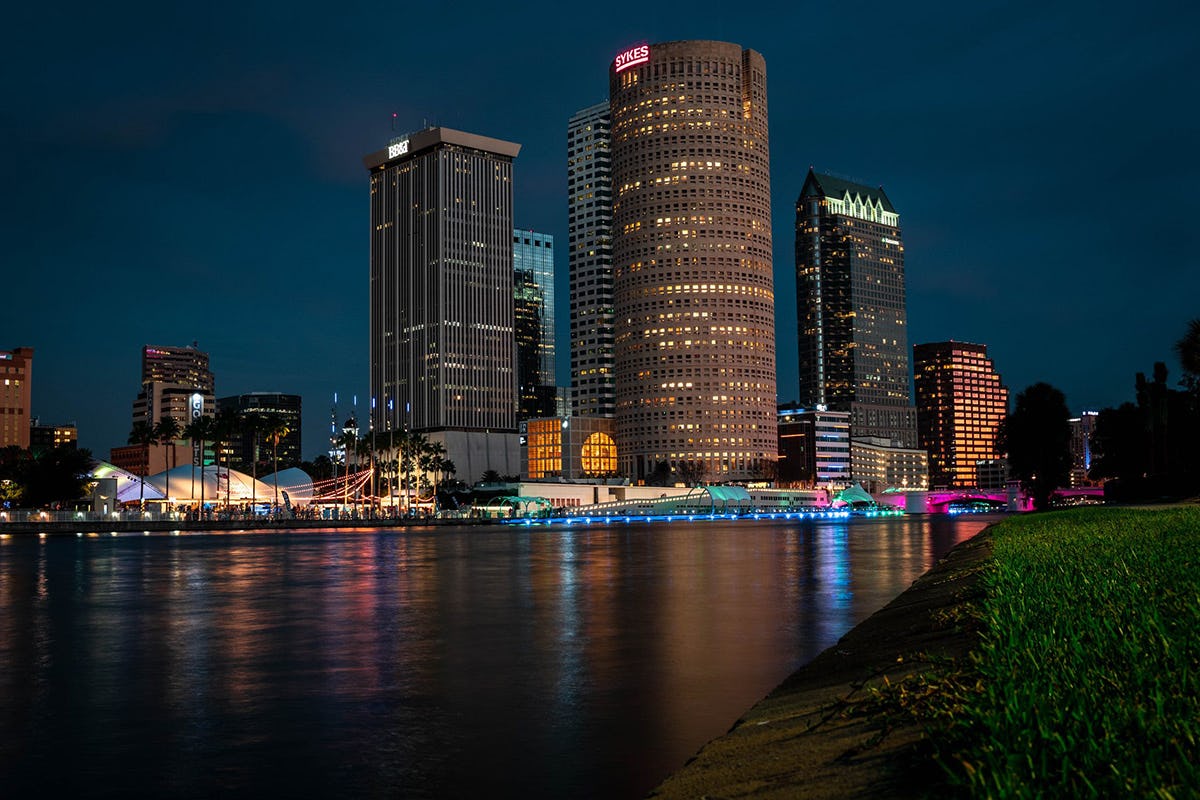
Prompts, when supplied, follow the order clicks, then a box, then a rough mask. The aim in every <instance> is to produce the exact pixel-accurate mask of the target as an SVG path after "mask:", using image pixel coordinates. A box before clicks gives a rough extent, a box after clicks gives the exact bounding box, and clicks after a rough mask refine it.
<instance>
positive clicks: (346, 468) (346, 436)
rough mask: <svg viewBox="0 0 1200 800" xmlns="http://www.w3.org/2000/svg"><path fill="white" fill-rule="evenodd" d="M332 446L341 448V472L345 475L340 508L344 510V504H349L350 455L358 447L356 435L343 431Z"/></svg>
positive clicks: (349, 431) (352, 432)
mask: <svg viewBox="0 0 1200 800" xmlns="http://www.w3.org/2000/svg"><path fill="white" fill-rule="evenodd" d="M334 444H336V445H338V446H339V447H341V448H342V472H343V473H344V475H345V483H343V484H342V508H343V510H345V507H346V504H347V503H349V502H350V454H351V453H354V452H355V448H356V447H357V445H358V435H357V434H355V433H354V431H352V430H348V431H343V432H342V434H341V435H340V436H338V437H337V438H336V439H335V440H334Z"/></svg>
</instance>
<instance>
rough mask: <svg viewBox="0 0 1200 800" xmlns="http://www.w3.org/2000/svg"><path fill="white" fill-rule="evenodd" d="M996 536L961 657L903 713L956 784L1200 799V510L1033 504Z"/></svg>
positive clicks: (982, 790)
mask: <svg viewBox="0 0 1200 800" xmlns="http://www.w3.org/2000/svg"><path fill="white" fill-rule="evenodd" d="M993 537H994V548H995V549H994V559H993V562H992V564H991V565H990V567H989V568H988V569H987V570H986V573H985V575H984V576H983V589H984V593H983V599H982V600H980V601H979V602H980V605H979V608H978V611H979V614H980V617H981V623H982V630H981V635H980V641H979V645H978V648H977V649H976V650H975V651H974V653H973V654H972V658H971V662H970V665H969V666H968V667H967V668H966V670H965V671H962V672H958V673H956V674H955V675H953V676H949V677H945V678H944V679H943V681H941V683H942V686H941V689H942V690H943V691H941V692H938V693H937V697H938V699H937V700H936V701H935V702H934V703H932V704H930V705H925V704H921V706H922V707H921V708H917V709H910V710H913V711H916V712H917V713H918V714H919V715H921V716H923V717H924V722H926V723H927V724H928V725H929V726H930V728H931V729H932V730H931V733H932V736H931V739H932V743H933V744H934V746H935V747H936V750H937V754H938V756H937V757H938V759H939V760H940V761H941V763H942V764H943V766H944V767H945V768H946V769H947V770H948V772H949V773H950V774H951V775H952V781H953V782H954V783H956V784H957V785H958V786H959V787H960V788H962V789H964V790H965V791H966V793H967V794H969V795H971V796H977V797H1005V798H1007V797H1013V798H1016V797H1072V798H1074V797H1163V798H1166V797H1192V796H1197V795H1200V508H1169V509H1162V510H1133V509H1081V510H1077V511H1069V512H1058V513H1050V514H1038V515H1029V516H1022V517H1016V518H1012V519H1009V520H1007V521H1005V522H1004V523H1002V524H1001V525H999V526H997V527H996V528H994V529H993ZM926 697H928V695H926Z"/></svg>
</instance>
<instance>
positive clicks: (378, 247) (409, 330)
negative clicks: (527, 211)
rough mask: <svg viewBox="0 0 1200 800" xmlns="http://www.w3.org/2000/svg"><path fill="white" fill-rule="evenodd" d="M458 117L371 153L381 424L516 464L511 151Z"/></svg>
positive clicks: (486, 459)
mask: <svg viewBox="0 0 1200 800" xmlns="http://www.w3.org/2000/svg"><path fill="white" fill-rule="evenodd" d="M520 149H521V146H520V145H518V144H513V143H511V142H504V141H500V140H499V139H491V138H488V137H486V136H478V135H476V134H472V133H464V132H462V131H456V130H451V129H449V128H429V129H426V130H422V131H419V132H417V133H413V134H410V135H408V136H402V137H399V138H396V139H394V140H392V141H391V142H390V143H389V144H388V146H387V147H385V148H384V149H382V150H379V151H377V152H375V153H372V154H370V155H368V156H366V157H365V158H364V159H363V163H364V165H365V166H366V168H367V170H368V171H369V173H370V180H371V358H370V368H371V398H372V400H371V405H372V412H371V413H372V423H373V425H374V429H375V432H376V433H377V434H383V433H386V431H388V430H404V431H412V432H416V433H422V434H425V435H426V436H427V437H428V438H429V439H430V440H432V441H434V442H438V443H441V444H442V445H443V446H444V447H445V448H446V451H447V453H448V457H449V459H450V460H451V461H453V462H454V463H455V466H456V467H457V472H458V475H459V476H461V477H462V478H464V479H467V480H476V479H478V477H479V476H480V475H481V474H482V473H483V472H484V471H485V470H488V469H494V470H496V471H497V472H500V473H501V474H515V473H516V472H518V471H519V469H520V464H519V459H520V446H519V444H518V441H517V433H516V431H517V421H516V410H517V403H516V387H517V381H516V375H515V351H514V346H513V341H514V331H513V247H512V235H513V210H512V209H513V206H512V198H513V191H512V171H513V159H514V158H516V156H517V153H518V152H519V151H520Z"/></svg>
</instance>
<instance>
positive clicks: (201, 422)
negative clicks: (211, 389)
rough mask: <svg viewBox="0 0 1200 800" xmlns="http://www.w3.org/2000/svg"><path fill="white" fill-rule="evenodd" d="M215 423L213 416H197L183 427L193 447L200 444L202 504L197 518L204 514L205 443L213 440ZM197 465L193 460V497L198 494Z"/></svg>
mask: <svg viewBox="0 0 1200 800" xmlns="http://www.w3.org/2000/svg"><path fill="white" fill-rule="evenodd" d="M213 425H214V422H213V418H212V417H196V418H195V419H193V420H192V421H191V422H189V423H188V424H187V426H186V427H185V428H184V429H183V435H184V437H185V438H187V439H191V441H192V448H193V449H195V448H196V445H197V444H199V446H200V449H199V452H200V505H199V507H198V508H197V512H198V513H197V515H196V516H197V518H199V517H201V516H203V514H204V445H205V443H206V442H211V441H212V440H213ZM195 466H196V465H195V462H194V461H193V462H192V474H193V478H192V481H193V483H192V497H195V496H196V487H195V477H194V476H195Z"/></svg>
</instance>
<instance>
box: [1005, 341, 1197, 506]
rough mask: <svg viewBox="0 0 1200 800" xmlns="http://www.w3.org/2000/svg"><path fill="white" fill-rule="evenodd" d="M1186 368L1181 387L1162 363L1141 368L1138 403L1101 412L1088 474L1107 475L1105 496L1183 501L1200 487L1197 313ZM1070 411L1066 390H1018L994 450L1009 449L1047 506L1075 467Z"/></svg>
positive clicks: (1030, 489) (1028, 486)
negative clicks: (1147, 369) (1146, 369)
mask: <svg viewBox="0 0 1200 800" xmlns="http://www.w3.org/2000/svg"><path fill="white" fill-rule="evenodd" d="M1174 350H1175V354H1176V355H1177V356H1178V357H1179V362H1180V365H1181V366H1182V368H1183V378H1182V380H1180V381H1179V384H1178V385H1179V386H1180V387H1181V388H1179V389H1174V388H1171V386H1170V385H1169V380H1168V370H1167V366H1166V364H1165V362H1161V361H1159V362H1156V363H1155V364H1154V369H1153V371H1152V373H1151V377H1150V378H1147V377H1146V375H1145V374H1144V373H1141V372H1139V373H1137V375H1136V376H1135V378H1134V391H1135V400H1134V402H1126V403H1122V404H1121V405H1120V406H1118V407H1117V408H1106V409H1103V410H1102V411H1100V413H1099V415H1098V416H1097V418H1096V428H1095V431H1094V433H1093V434H1092V438H1091V450H1092V464H1091V468H1090V470H1089V472H1088V477H1089V478H1091V479H1093V480H1103V481H1104V494H1105V497H1106V498H1108V499H1111V500H1116V501H1119V502H1143V501H1152V500H1169V499H1180V498H1183V497H1188V496H1192V495H1195V494H1196V493H1197V492H1198V491H1200V469H1198V468H1197V466H1196V454H1197V452H1200V450H1198V448H1200V319H1194V320H1192V321H1191V322H1190V323H1188V327H1187V330H1186V332H1185V333H1184V335H1183V336H1182V337H1181V338H1180V339H1179V340H1178V341H1176V342H1175V346H1174ZM1069 419H1070V414H1069V412H1068V410H1067V403H1066V398H1065V397H1064V396H1063V393H1062V392H1060V391H1059V390H1058V389H1055V388H1054V387H1053V386H1050V385H1049V384H1046V383H1037V384H1034V385H1033V386H1030V387H1029V388H1027V389H1025V390H1024V391H1023V392H1021V393H1020V394H1018V395H1017V399H1016V403H1015V407H1014V409H1013V411H1012V413H1010V414H1009V415H1008V416H1007V417H1006V418H1005V420H1004V422H1003V423H1002V424H1001V426H1000V432H999V436H998V438H997V449H999V450H1000V451H1001V452H1007V453H1008V465H1009V470H1010V473H1011V474H1012V475H1013V476H1014V477H1015V478H1017V480H1019V481H1020V483H1021V487H1022V489H1024V491H1025V492H1026V493H1027V494H1028V495H1029V496H1030V497H1031V498H1032V500H1033V503H1034V507H1035V508H1038V509H1044V508H1048V507H1049V505H1050V498H1051V495H1052V494H1053V493H1054V490H1055V489H1057V488H1059V487H1062V486H1066V485H1067V484H1068V482H1069V477H1070V470H1071V428H1070V422H1069Z"/></svg>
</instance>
